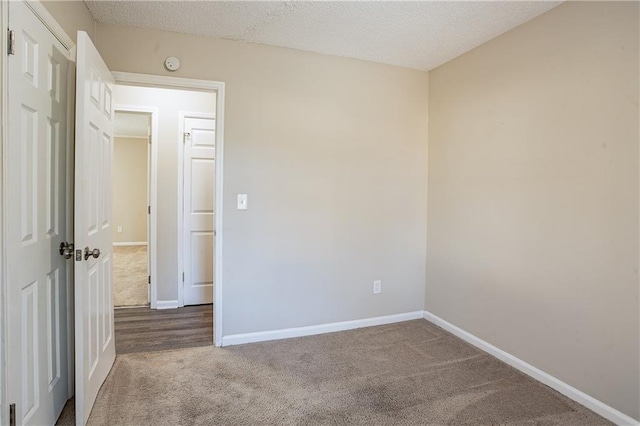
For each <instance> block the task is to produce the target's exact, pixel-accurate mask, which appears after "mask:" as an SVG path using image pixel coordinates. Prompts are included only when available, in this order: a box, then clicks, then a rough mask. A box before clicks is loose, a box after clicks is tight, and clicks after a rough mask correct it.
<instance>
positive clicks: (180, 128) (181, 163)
mask: <svg viewBox="0 0 640 426" xmlns="http://www.w3.org/2000/svg"><path fill="white" fill-rule="evenodd" d="M186 118H204V119H213V120H216V114H211V113H205V112H185V111H179V112H178V120H179V123H178V146H179V149H178V276H177V280H178V306H180V307H183V306H184V281H183V280H182V273H183V271H184V256H183V250H184V235H183V231H184V120H185V119H186ZM215 124H216V134H217V131H218V127H217V126H218V123H215ZM217 143H218V140H217V136H216V144H217ZM217 155H218V152H217V147H216V156H217ZM217 160H218V158H217V157H216V158H214V160H213V161H214V168H216V171H217V166H218V161H217ZM216 174H217V172H216ZM217 189H218V188H217V176H216V193H217ZM216 207H217V205H216ZM216 214H218V212H217V210H215V207H214V220H215V215H216ZM214 229H216V228H215V224H214ZM216 234H217V232H216ZM216 243H217V241H215V237H214V244H213V249H214V253H215V250H216ZM214 256H215V254H214ZM214 260H215V259H214ZM214 271H215V264H214ZM213 288H214V291H215V288H216V287H215V281H214V287H213ZM214 306H215V300H214Z"/></svg>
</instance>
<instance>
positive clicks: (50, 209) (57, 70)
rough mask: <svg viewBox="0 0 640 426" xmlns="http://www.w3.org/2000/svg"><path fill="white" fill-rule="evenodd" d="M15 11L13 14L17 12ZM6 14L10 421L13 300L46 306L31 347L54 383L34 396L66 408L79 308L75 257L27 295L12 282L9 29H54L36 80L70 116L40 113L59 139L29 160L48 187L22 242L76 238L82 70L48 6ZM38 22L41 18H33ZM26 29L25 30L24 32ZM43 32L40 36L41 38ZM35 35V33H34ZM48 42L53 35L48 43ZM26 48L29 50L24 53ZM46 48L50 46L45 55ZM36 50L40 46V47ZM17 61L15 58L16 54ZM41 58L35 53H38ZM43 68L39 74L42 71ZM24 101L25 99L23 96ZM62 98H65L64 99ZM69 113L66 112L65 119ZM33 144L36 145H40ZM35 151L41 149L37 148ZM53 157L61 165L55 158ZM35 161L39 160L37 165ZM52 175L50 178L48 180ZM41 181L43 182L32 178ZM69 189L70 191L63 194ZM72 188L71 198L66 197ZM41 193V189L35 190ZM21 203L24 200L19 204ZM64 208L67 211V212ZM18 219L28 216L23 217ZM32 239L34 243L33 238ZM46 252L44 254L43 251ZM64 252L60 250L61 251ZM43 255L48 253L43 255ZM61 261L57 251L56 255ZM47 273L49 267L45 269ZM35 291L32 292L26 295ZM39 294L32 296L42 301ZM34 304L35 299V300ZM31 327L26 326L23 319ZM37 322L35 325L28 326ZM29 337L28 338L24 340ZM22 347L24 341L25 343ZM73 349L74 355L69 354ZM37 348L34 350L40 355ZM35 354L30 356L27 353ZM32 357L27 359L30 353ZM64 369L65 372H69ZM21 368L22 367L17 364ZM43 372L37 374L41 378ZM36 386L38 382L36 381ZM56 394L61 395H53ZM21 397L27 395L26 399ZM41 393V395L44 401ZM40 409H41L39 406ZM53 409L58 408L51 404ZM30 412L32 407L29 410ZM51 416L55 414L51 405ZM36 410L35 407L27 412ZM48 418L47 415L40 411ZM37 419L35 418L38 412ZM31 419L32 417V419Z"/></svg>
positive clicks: (0, 259) (2, 79)
mask: <svg viewBox="0 0 640 426" xmlns="http://www.w3.org/2000/svg"><path fill="white" fill-rule="evenodd" d="M16 8H20V11H19V12H16V10H17V9H16ZM10 9H11V13H10ZM0 17H1V22H2V31H0V45H1V46H2V55H1V58H0V65H1V73H0V95H1V96H0V98H1V103H2V106H1V107H0V111H1V112H2V115H1V120H2V133H1V135H0V144H1V145H2V146H1V149H0V153H1V154H0V155H1V161H0V174H1V176H2V188H1V196H2V198H1V199H2V201H1V205H0V210H1V218H0V220H1V225H2V233H1V234H2V241H1V242H0V423H2V424H5V423H8V416H9V413H8V407H9V403H18V404H20V401H19V400H16V397H15V396H13V395H12V396H11V401H10V400H9V397H10V395H9V392H8V389H9V387H8V385H9V384H8V380H9V378H8V371H9V370H8V368H9V365H8V362H9V359H10V357H9V356H8V350H9V348H8V346H9V345H8V342H9V329H8V327H9V323H8V319H9V314H8V311H9V305H10V304H12V306H13V304H14V303H17V304H19V305H22V302H29V300H28V299H29V297H32V298H34V299H38V300H39V303H40V306H39V307H38V311H37V312H36V311H34V312H32V314H33V315H32V320H33V321H32V324H31V325H32V326H34V327H35V328H33V331H34V332H35V333H37V335H38V337H39V338H38V341H37V343H34V344H33V345H31V346H34V347H35V346H37V349H38V351H37V352H38V353H40V356H45V357H46V358H47V359H46V360H43V361H46V362H44V363H42V365H38V366H37V370H38V371H37V376H39V377H40V378H41V379H43V380H44V381H46V383H44V387H42V386H40V384H39V385H38V386H39V387H40V389H39V390H38V391H37V392H38V393H39V395H35V394H34V395H32V396H33V397H35V399H34V401H36V402H37V403H39V404H40V405H41V406H47V407H50V406H51V403H52V401H53V404H54V405H53V406H54V407H55V406H58V405H59V404H60V402H61V399H63V401H62V403H63V404H64V402H65V401H66V399H68V398H69V397H71V396H72V390H73V384H72V383H69V385H68V386H63V388H62V389H64V390H63V391H62V393H60V391H54V389H60V384H61V383H65V382H68V381H69V380H71V378H72V377H73V373H72V372H71V371H69V374H67V373H66V370H67V369H69V368H70V367H71V368H72V362H73V361H72V360H73V356H72V354H69V353H68V351H69V350H72V346H71V345H72V340H73V338H72V333H73V328H72V327H70V324H69V315H71V312H72V309H66V314H65V313H64V312H62V311H61V310H62V308H63V307H64V305H66V306H67V307H68V308H69V303H70V300H69V296H70V295H69V285H70V282H71V280H72V276H73V275H72V273H71V271H72V269H73V267H72V263H71V262H70V263H69V264H68V265H67V266H66V267H65V268H63V269H61V268H62V266H56V264H55V262H54V263H52V264H51V265H49V266H48V267H47V268H45V269H46V271H45V272H44V273H43V275H42V276H39V277H38V278H37V280H35V281H34V283H35V284H34V286H26V287H25V288H24V289H23V290H27V288H32V289H33V291H32V292H31V296H29V295H28V294H26V293H29V292H28V291H27V292H26V293H25V292H22V293H25V294H23V296H25V298H22V297H21V299H24V300H21V301H17V300H13V299H12V300H11V301H10V300H8V298H7V297H8V292H9V289H8V285H9V281H10V280H9V275H8V274H9V271H8V269H7V266H8V265H9V263H8V254H9V252H8V247H10V246H9V245H8V244H9V241H8V232H7V230H8V229H10V228H11V227H12V226H13V227H15V223H16V221H12V222H13V223H9V222H8V221H9V219H8V218H9V217H10V215H9V212H11V210H10V208H15V207H16V203H15V200H8V199H7V197H8V194H9V192H8V189H9V186H8V185H9V181H10V180H9V179H8V177H9V176H8V173H9V165H10V164H11V163H10V162H11V161H14V160H11V159H10V158H9V157H8V155H9V151H8V148H9V146H10V145H9V143H10V138H9V131H10V129H9V123H10V122H9V114H11V113H12V112H11V111H12V109H10V108H9V102H13V101H10V99H9V84H8V83H9V81H8V79H9V72H8V71H9V66H10V57H9V56H7V55H6V53H7V52H6V46H7V39H8V37H7V34H8V31H7V30H8V29H12V30H16V38H17V39H18V40H17V41H18V42H19V39H20V36H21V35H23V34H17V33H18V32H22V30H20V29H21V28H24V26H25V25H27V22H32V23H33V22H38V25H40V24H42V26H40V28H41V30H38V31H42V34H48V36H47V40H46V41H45V40H38V41H39V42H41V43H45V44H43V45H42V46H40V47H39V50H40V51H41V52H40V55H41V56H40V58H39V59H38V60H39V62H41V63H42V65H43V66H45V68H46V67H49V68H48V69H47V70H45V69H44V68H43V69H41V70H36V68H35V67H34V66H35V63H32V65H34V66H32V67H31V71H32V75H33V82H32V83H33V85H34V86H39V88H40V89H43V90H44V91H47V92H48V95H49V96H50V98H51V101H52V102H53V104H58V105H60V106H61V107H60V108H58V109H57V110H56V111H61V114H62V115H56V114H58V113H57V112H56V113H54V115H52V116H48V115H47V114H40V117H38V120H39V121H41V123H40V124H39V125H38V130H37V131H38V137H39V138H41V139H42V140H43V141H51V142H54V143H55V146H51V145H48V142H46V143H47V146H46V147H39V148H38V150H39V152H38V153H37V155H34V156H32V157H31V158H30V159H29V161H38V166H39V170H38V171H37V172H35V173H34V174H33V176H32V178H33V179H34V181H35V180H38V188H39V191H40V192H42V194H43V195H42V196H40V195H39V196H38V197H40V198H39V199H38V200H37V205H32V206H31V207H32V208H33V210H34V214H35V209H36V208H37V209H39V210H42V212H41V213H38V215H39V216H41V217H38V218H37V220H33V217H30V218H29V221H30V222H31V225H32V226H29V228H30V231H31V234H32V235H31V242H32V243H33V244H25V243H24V242H23V243H22V244H20V246H21V247H23V248H24V247H25V246H27V245H34V247H36V246H35V244H40V243H42V242H46V243H50V244H51V246H52V247H53V245H55V244H57V242H58V240H60V239H62V240H65V241H71V240H72V238H71V237H72V235H73V231H72V228H70V226H69V225H70V222H69V221H67V220H65V219H66V217H69V216H72V211H73V210H72V206H71V205H70V203H69V200H70V198H69V193H70V192H71V188H72V187H71V185H70V182H69V180H68V179H67V176H66V172H67V171H68V169H69V164H72V163H69V158H70V151H72V146H73V144H72V141H73V133H72V132H71V131H70V129H71V127H70V126H69V124H70V122H71V121H72V119H73V114H72V111H73V108H72V105H73V101H72V100H73V93H74V90H73V87H72V85H71V84H70V82H72V81H73V74H74V71H75V70H74V67H73V62H74V57H75V43H74V42H73V40H72V39H71V38H70V37H69V36H68V35H67V33H66V32H65V31H64V30H63V29H62V27H61V26H60V25H59V24H58V23H57V22H56V21H55V19H54V18H53V16H52V15H51V14H50V13H49V12H48V11H47V10H46V9H45V8H44V6H43V5H42V4H41V3H39V2H38V1H29V2H27V1H23V2H20V3H17V2H16V3H11V2H7V1H4V0H3V1H2V2H0ZM30 25H33V24H30ZM18 30H19V31H18ZM36 37H38V36H36ZM32 40H33V39H32ZM48 40H51V42H50V41H48ZM47 43H53V46H55V49H54V50H53V51H50V49H49V47H48V46H47V45H46V44H47ZM25 47H28V46H24V45H23V46H16V53H17V54H18V55H20V54H21V53H24V51H25V50H24V48H25ZM19 49H22V52H19ZM42 52H47V53H46V54H45V55H44V56H42ZM33 53H34V55H35V53H36V52H35V50H34V51H33ZM14 59H15V58H14ZM34 59H35V56H34ZM34 73H35V74H34ZM12 93H14V94H12V96H13V97H16V96H21V95H18V94H19V93H21V92H20V90H19V89H18V88H17V87H13V88H12ZM20 99H22V98H20ZM61 103H62V104H61ZM64 116H66V118H65V117H64ZM32 148H33V147H32ZM34 154H35V153H34ZM52 161H53V163H52ZM65 161H66V163H67V165H65V166H62V165H61V164H59V162H65ZM34 165H35V164H34ZM13 177H15V176H13ZM43 179H44V180H46V182H44V181H43ZM32 183H35V182H32ZM60 191H63V192H60ZM65 192H66V197H65ZM34 197H35V194H34ZM18 204H21V203H18ZM63 212H64V213H63ZM17 222H18V223H19V222H20V220H18V221H17ZM27 243H29V242H27ZM39 253H40V252H39ZM55 254H57V253H55ZM39 255H42V253H40V254H39ZM51 259H52V260H53V259H54V258H53V257H52V258H51ZM43 271H44V270H43ZM26 296H29V297H26ZM34 301H35V300H32V301H31V302H34ZM27 304H28V303H27ZM23 325H24V324H23ZM27 328H29V327H27ZM21 343H23V344H24V343H25V342H21ZM21 346H22V345H21ZM65 352H67V353H65ZM35 354H36V351H34V352H33V353H32V355H35ZM27 358H28V357H27ZM23 359H26V358H23ZM11 368H12V369H14V368H17V369H20V367H19V366H15V367H14V366H13V365H12V366H11ZM63 370H64V371H63ZM12 371H15V370H12ZM35 376H36V374H34V378H35ZM34 384H35V382H34ZM52 392H54V393H52ZM52 395H55V398H53V399H50V396H52ZM19 399H22V397H20V398H19ZM38 399H39V401H37V400H38ZM35 408H37V407H34V409H35ZM47 410H50V408H47ZM22 411H24V410H22ZM47 413H49V414H47V415H50V414H53V415H55V414H56V413H52V412H51V411H47ZM27 414H29V415H34V413H33V412H30V413H27ZM37 417H38V418H40V414H38V415H37ZM33 418H34V419H35V417H33ZM27 420H28V419H27Z"/></svg>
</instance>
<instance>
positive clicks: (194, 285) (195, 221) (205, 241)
mask: <svg viewBox="0 0 640 426" xmlns="http://www.w3.org/2000/svg"><path fill="white" fill-rule="evenodd" d="M184 129H185V130H184V131H185V135H184V157H183V158H184V168H183V170H184V188H183V194H184V195H183V218H184V223H183V227H182V229H183V234H184V235H183V245H182V247H183V259H182V261H183V265H184V275H183V281H184V283H183V296H184V304H185V305H200V304H204V303H213V258H214V256H213V250H214V244H213V242H214V238H213V232H214V229H213V224H214V223H215V221H214V205H215V199H216V197H215V188H216V185H215V152H216V150H215V142H216V138H215V120H214V119H211V118H185V119H184Z"/></svg>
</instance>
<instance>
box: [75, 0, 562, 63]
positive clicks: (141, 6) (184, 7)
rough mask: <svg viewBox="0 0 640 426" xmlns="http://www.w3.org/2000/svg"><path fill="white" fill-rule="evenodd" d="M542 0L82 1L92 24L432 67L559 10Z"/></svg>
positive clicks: (552, 4)
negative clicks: (97, 23) (192, 35)
mask: <svg viewBox="0 0 640 426" xmlns="http://www.w3.org/2000/svg"><path fill="white" fill-rule="evenodd" d="M559 3H560V2H557V1H556V2H546V1H537V2H536V1H533V2H531V1H506V2H502V1H480V2H463V1H406V2H405V1H393V2H386V1H384V2H383V1H262V2H254V1H161V2H157V1H131V0H129V1H125V0H120V1H105V0H97V1H86V4H87V6H88V7H89V10H90V11H91V14H92V15H93V17H94V19H95V20H96V21H98V22H102V23H108V24H118V25H128V26H134V27H142V28H151V29H157V30H165V31H174V32H180V33H186V34H196V35H204V36H213V37H221V38H225V39H230V40H239V41H245V42H253V43H261V44H268V45H272V46H282V47H289V48H293V49H300V50H307V51H311V52H318V53H324V54H328V55H338V56H346V57H350V58H357V59H364V60H368V61H374V62H381V63H386V64H392V65H398V66H402V67H408V68H416V69H421V70H430V69H433V68H435V67H437V66H438V65H441V64H443V63H445V62H447V61H449V60H451V59H453V58H455V57H456V56H459V55H461V54H462V53H464V52H467V51H469V50H471V49H473V48H474V47H476V46H479V45H480V44H482V43H484V42H486V41H488V40H490V39H492V38H494V37H496V36H498V35H500V34H502V33H504V32H505V31H508V30H510V29H512V28H514V27H516V26H518V25H520V24H522V23H524V22H526V21H529V20H530V19H532V18H534V17H536V16H538V15H540V14H542V13H544V12H546V11H547V10H549V9H551V8H553V7H555V6H557V5H558V4H559Z"/></svg>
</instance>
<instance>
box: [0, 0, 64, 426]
mask: <svg viewBox="0 0 640 426" xmlns="http://www.w3.org/2000/svg"><path fill="white" fill-rule="evenodd" d="M9 1H10V0H0V17H1V22H2V30H1V31H0V49H1V54H0V98H1V101H0V122H1V124H2V129H1V131H0V423H1V424H8V423H9V410H8V408H9V397H8V389H9V384H8V382H7V368H8V365H7V349H8V348H7V336H8V330H7V327H8V322H7V320H8V318H7V317H6V312H7V298H6V295H7V269H6V265H7V262H6V241H5V232H4V228H5V226H7V225H8V224H7V223H5V217H6V209H7V208H9V203H5V202H4V196H5V193H6V191H5V185H6V182H7V180H6V176H5V170H6V167H5V162H6V161H7V158H6V156H5V155H4V152H5V151H6V149H5V145H6V144H7V143H8V132H7V130H8V114H7V111H8V96H7V95H8V90H9V86H8V80H7V77H8V73H7V70H8V67H7V55H6V53H7V52H6V46H7V42H8V31H7V30H8V29H9V13H8V12H9ZM24 3H25V4H26V5H27V7H28V8H29V9H30V10H31V11H32V12H33V14H34V15H35V16H36V17H37V18H38V19H39V20H40V21H41V22H42V23H43V24H44V26H45V27H47V29H48V30H49V31H51V33H52V34H53V35H54V37H56V38H57V39H58V41H60V43H62V45H63V46H64V47H65V48H66V49H67V51H68V52H69V70H68V75H67V81H68V85H67V99H68V102H67V137H66V138H65V142H66V143H67V166H68V167H67V174H66V180H67V185H68V187H69V191H67V201H66V203H67V212H68V215H67V235H66V240H67V241H73V190H72V189H73V167H71V164H73V159H74V149H75V147H74V136H75V135H74V126H73V123H74V122H75V64H76V44H75V42H74V41H73V39H72V38H71V37H69V35H68V34H67V32H66V31H65V30H64V29H63V28H62V26H60V24H59V23H58V22H57V21H56V20H55V18H54V17H53V15H51V13H49V11H48V10H47V9H46V8H45V7H44V6H43V5H42V3H41V2H40V1H38V0H30V1H24ZM73 269H74V268H73V266H70V267H69V271H68V273H67V282H66V285H67V319H66V320H67V328H68V330H67V334H68V336H67V365H68V374H69V389H68V397H69V398H71V397H72V396H73V393H74V365H75V360H74V345H75V339H74V335H75V330H74V304H73V282H74V281H73V280H74V275H73Z"/></svg>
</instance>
